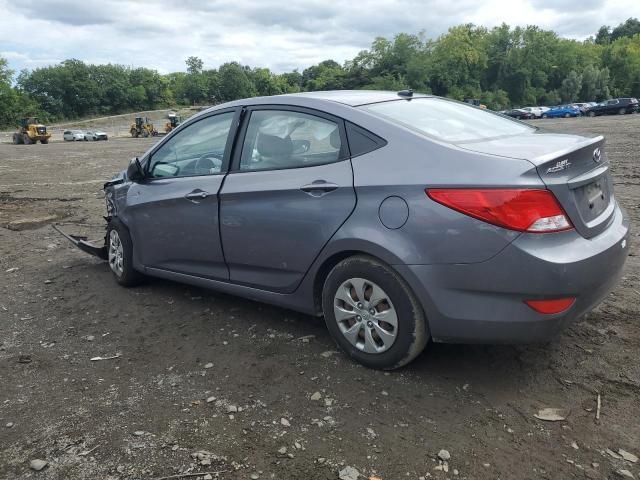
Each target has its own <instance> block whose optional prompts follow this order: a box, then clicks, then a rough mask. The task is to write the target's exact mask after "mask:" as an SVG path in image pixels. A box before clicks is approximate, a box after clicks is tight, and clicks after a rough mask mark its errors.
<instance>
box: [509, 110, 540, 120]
mask: <svg viewBox="0 0 640 480" xmlns="http://www.w3.org/2000/svg"><path fill="white" fill-rule="evenodd" d="M503 113H504V115H506V116H508V117H511V118H516V119H518V120H530V119H532V118H535V115H534V114H533V113H531V112H529V111H527V110H525V109H524V108H512V109H511V110H505V111H504V112H503Z"/></svg>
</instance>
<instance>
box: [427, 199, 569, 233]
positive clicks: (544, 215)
mask: <svg viewBox="0 0 640 480" xmlns="http://www.w3.org/2000/svg"><path fill="white" fill-rule="evenodd" d="M426 192H427V195H429V198H431V199H432V200H435V201H436V202H438V203H441V204H442V205H444V206H446V207H449V208H452V209H454V210H457V211H458V212H461V213H464V214H465V215H469V216H471V217H474V218H477V219H479V220H483V221H485V222H488V223H491V224H493V225H497V226H499V227H504V228H508V229H510V230H517V231H519V232H532V233H548V232H559V231H562V230H569V229H571V228H573V226H572V225H571V222H570V221H569V218H568V217H567V215H566V214H565V212H564V210H563V209H562V207H561V206H560V204H559V203H558V201H557V200H556V197H554V195H553V193H551V192H550V191H549V190H534V189H472V188H459V189H445V188H430V189H427V190H426Z"/></svg>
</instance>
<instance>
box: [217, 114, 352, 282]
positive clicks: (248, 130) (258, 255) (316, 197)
mask: <svg viewBox="0 0 640 480" xmlns="http://www.w3.org/2000/svg"><path fill="white" fill-rule="evenodd" d="M240 139H241V140H242V141H241V142H239V145H238V148H236V152H235V154H234V163H233V167H232V171H231V172H230V173H229V174H228V175H227V177H226V178H225V182H224V185H223V187H222V190H221V192H220V216H221V219H220V220H221V221H220V229H221V238H222V246H223V249H224V253H225V259H226V261H227V265H228V267H229V273H230V279H231V281H232V282H236V283H241V284H245V285H251V286H255V287H258V288H263V289H266V290H271V291H276V292H292V291H294V290H295V289H296V287H297V286H298V285H299V283H300V281H301V280H302V278H303V277H304V275H305V273H306V272H307V270H308V269H309V267H310V265H311V264H312V262H313V261H314V259H315V258H316V257H317V255H318V254H319V253H320V251H321V250H322V248H323V247H324V245H325V244H326V243H327V242H328V241H329V239H330V238H331V237H332V236H333V234H334V233H335V232H336V231H337V230H338V228H339V227H340V226H341V225H342V223H344V221H345V220H346V219H347V218H348V217H349V215H350V214H351V212H352V211H353V209H354V207H355V204H356V196H355V191H354V188H353V171H352V168H351V161H350V159H349V157H348V149H347V143H346V139H345V133H344V124H343V122H342V120H340V119H337V118H334V117H331V116H328V115H325V114H323V113H320V112H317V111H310V110H306V109H301V108H295V107H282V106H277V107H253V108H250V109H248V110H247V112H246V115H245V121H244V125H243V129H242V131H241V132H240Z"/></svg>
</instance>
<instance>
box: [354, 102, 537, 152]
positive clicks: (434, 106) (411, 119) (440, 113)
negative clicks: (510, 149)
mask: <svg viewBox="0 0 640 480" xmlns="http://www.w3.org/2000/svg"><path fill="white" fill-rule="evenodd" d="M361 108H363V109H365V110H368V111H369V112H371V113H373V114H375V115H378V116H380V117H383V118H385V119H387V120H389V121H391V122H392V123H398V124H401V125H403V126H405V127H409V128H411V129H413V130H417V131H419V132H420V133H424V134H425V135H428V136H430V137H433V138H436V139H439V140H443V141H445V142H472V141H477V140H483V139H487V138H493V137H502V136H506V135H518V134H521V133H529V132H532V131H534V130H535V128H533V127H530V126H528V125H525V124H523V123H520V122H516V121H514V120H511V119H509V118H506V117H503V116H501V115H498V114H495V113H493V112H491V111H487V110H483V109H480V108H476V107H472V106H470V105H466V104H463V103H459V102H454V101H451V100H445V99H442V98H414V99H413V100H411V101H407V100H397V101H392V102H382V103H373V104H370V105H364V106H362V107H361Z"/></svg>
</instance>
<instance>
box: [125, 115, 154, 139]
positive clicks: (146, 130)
mask: <svg viewBox="0 0 640 480" xmlns="http://www.w3.org/2000/svg"><path fill="white" fill-rule="evenodd" d="M129 132H130V133H131V136H132V137H134V138H138V137H151V136H153V137H155V136H156V135H158V131H157V130H156V129H155V128H153V123H151V121H150V120H149V119H148V118H147V117H136V119H135V121H134V122H133V123H132V124H131V129H130V130H129Z"/></svg>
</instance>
